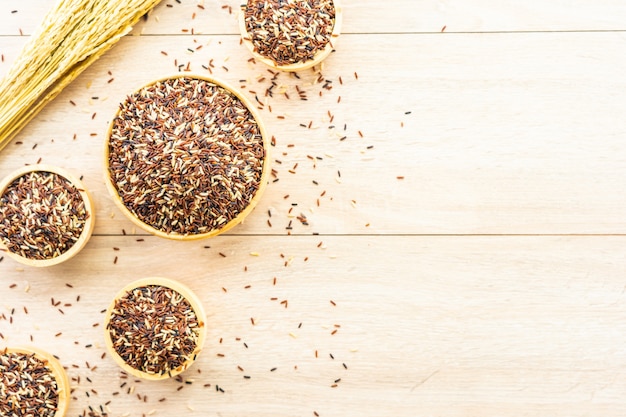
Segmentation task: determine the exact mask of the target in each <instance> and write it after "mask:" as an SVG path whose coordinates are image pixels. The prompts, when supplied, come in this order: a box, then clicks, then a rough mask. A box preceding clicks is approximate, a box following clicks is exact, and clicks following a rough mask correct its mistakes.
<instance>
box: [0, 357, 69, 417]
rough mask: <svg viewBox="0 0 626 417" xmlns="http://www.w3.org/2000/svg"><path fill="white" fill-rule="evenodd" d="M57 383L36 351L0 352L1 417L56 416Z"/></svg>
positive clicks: (57, 403)
mask: <svg viewBox="0 0 626 417" xmlns="http://www.w3.org/2000/svg"><path fill="white" fill-rule="evenodd" d="M58 405H59V393H58V388H57V382H56V379H55V378H54V375H53V374H52V371H51V370H50V369H49V368H48V367H47V366H46V363H45V362H44V361H42V360H40V359H39V358H37V357H35V355H34V354H26V353H16V352H8V351H6V350H5V351H3V352H0V416H15V417H19V416H39V417H54V415H55V414H56V411H57V408H58Z"/></svg>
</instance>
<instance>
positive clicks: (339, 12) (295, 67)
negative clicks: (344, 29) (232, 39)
mask: <svg viewBox="0 0 626 417" xmlns="http://www.w3.org/2000/svg"><path fill="white" fill-rule="evenodd" d="M247 6H248V2H247V1H246V2H245V3H243V2H242V4H241V5H240V6H239V16H238V18H239V19H238V20H239V33H240V35H241V39H242V42H243V44H244V45H246V47H247V48H248V50H249V51H250V53H251V54H252V56H253V57H254V58H255V59H257V60H259V61H261V62H263V63H264V64H265V65H267V66H269V67H272V68H274V69H277V70H280V71H286V72H298V71H304V70H306V69H309V68H312V67H314V66H316V65H319V64H321V63H322V61H324V60H325V59H326V58H328V56H329V55H330V54H331V52H332V51H333V49H335V45H336V43H337V38H339V35H340V34H341V25H342V23H343V7H341V4H340V0H333V6H334V7H335V24H334V25H333V31H332V32H331V35H330V37H331V41H330V42H328V44H327V45H326V46H325V47H324V49H322V50H321V51H318V52H317V53H316V54H315V56H314V58H313V59H310V60H308V61H304V62H295V63H293V64H284V65H279V64H277V63H276V62H274V60H272V59H271V58H267V57H265V56H263V55H261V54H260V53H258V52H256V51H255V50H254V44H253V43H252V40H251V38H250V36H249V34H248V30H247V29H246V19H245V10H246V7H247Z"/></svg>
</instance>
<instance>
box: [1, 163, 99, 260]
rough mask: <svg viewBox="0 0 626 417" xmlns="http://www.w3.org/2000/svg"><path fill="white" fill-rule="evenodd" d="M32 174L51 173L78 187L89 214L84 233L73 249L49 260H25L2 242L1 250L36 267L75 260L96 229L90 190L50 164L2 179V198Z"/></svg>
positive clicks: (75, 178) (32, 167)
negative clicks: (27, 175)
mask: <svg viewBox="0 0 626 417" xmlns="http://www.w3.org/2000/svg"><path fill="white" fill-rule="evenodd" d="M31 172H50V173H53V174H56V175H59V176H61V177H63V178H65V179H66V180H68V181H69V182H70V183H71V184H72V185H73V186H74V187H76V189H77V190H78V192H79V194H80V195H81V197H82V198H83V201H84V203H85V210H87V213H89V217H88V218H87V220H86V221H85V225H84V227H83V231H82V232H81V234H80V236H79V237H78V240H77V241H76V243H74V245H73V246H72V247H71V248H69V249H68V250H67V251H65V252H63V253H62V254H61V255H59V256H57V257H54V258H49V259H30V258H25V257H23V256H22V255H20V254H17V253H14V252H11V251H10V250H9V249H8V248H7V247H6V245H5V244H4V243H3V242H2V241H1V240H0V248H1V249H2V250H3V252H4V253H6V254H7V255H8V256H9V257H10V258H12V259H14V260H16V261H17V262H20V263H22V264H23V265H28V266H34V267H47V266H53V265H57V264H60V263H62V262H65V261H67V260H68V259H70V258H73V257H74V256H76V254H78V252H80V251H81V250H82V249H83V248H84V247H85V245H86V244H87V242H88V241H89V239H90V238H91V234H92V233H93V229H94V227H95V221H96V219H95V217H96V207H95V204H94V201H93V198H92V197H91V193H90V192H89V190H87V187H85V184H84V183H83V182H82V181H81V180H80V179H79V178H77V177H76V176H74V175H73V174H72V173H71V172H69V171H68V170H66V169H64V168H61V167H58V166H54V165H48V164H37V165H26V166H23V167H21V168H18V169H16V170H14V171H13V172H11V173H9V174H8V175H7V176H6V177H4V178H3V179H2V181H0V196H1V195H3V194H4V192H5V191H6V189H7V188H8V187H9V185H11V183H12V182H13V181H14V180H16V179H17V178H20V177H22V176H24V175H26V174H28V173H31Z"/></svg>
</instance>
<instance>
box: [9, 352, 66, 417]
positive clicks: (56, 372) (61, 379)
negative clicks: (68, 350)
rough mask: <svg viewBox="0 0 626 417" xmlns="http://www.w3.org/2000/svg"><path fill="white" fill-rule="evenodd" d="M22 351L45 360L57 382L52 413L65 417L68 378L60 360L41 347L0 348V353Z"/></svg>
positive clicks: (58, 416) (57, 416) (56, 416)
mask: <svg viewBox="0 0 626 417" xmlns="http://www.w3.org/2000/svg"><path fill="white" fill-rule="evenodd" d="M4 352H7V353H24V354H27V355H30V354H34V355H35V357H36V358H38V359H39V360H41V361H44V362H46V367H47V368H48V369H50V372H51V373H52V376H53V377H54V379H55V381H56V383H57V392H58V394H59V400H58V409H57V411H56V413H55V414H54V415H55V417H65V415H66V414H67V410H68V408H69V405H70V397H71V395H70V380H69V378H68V376H67V372H65V368H63V365H61V362H60V361H59V360H58V359H57V358H55V357H54V356H53V355H52V354H51V353H48V352H46V351H45V350H43V349H40V348H36V347H30V346H29V347H27V346H12V347H6V348H3V349H0V353H4Z"/></svg>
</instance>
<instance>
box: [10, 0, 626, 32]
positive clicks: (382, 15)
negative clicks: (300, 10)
mask: <svg viewBox="0 0 626 417" xmlns="http://www.w3.org/2000/svg"><path fill="white" fill-rule="evenodd" d="M241 3H242V2H241V1H236V0H223V1H213V0H210V1H209V0H200V1H195V0H181V2H180V3H178V2H176V1H174V0H164V1H163V2H161V3H160V4H159V5H158V6H157V7H156V8H155V9H154V10H153V12H152V13H151V14H150V16H149V18H148V20H147V22H142V23H140V24H138V26H137V28H136V33H144V34H178V35H183V34H185V33H189V32H184V31H191V30H192V29H193V30H194V32H195V33H197V34H199V33H204V34H238V30H239V29H238V27H237V22H236V11H237V9H238V7H239V5H240V4H241ZM53 4H54V0H30V1H27V2H21V3H19V4H18V3H15V2H9V1H4V2H2V3H0V16H1V17H2V19H3V23H4V24H3V25H2V26H1V27H0V36H1V35H18V34H19V33H20V30H21V31H22V33H24V34H30V33H32V32H33V31H34V30H35V28H36V27H37V25H38V24H39V22H40V21H41V20H42V18H43V16H44V15H45V13H46V12H47V11H48V9H49V8H50V7H51V6H52V5H53ZM198 4H201V5H203V7H204V9H200V8H199V7H198ZM168 5H169V6H171V7H168ZM342 5H343V9H344V12H345V19H344V24H343V25H342V27H343V29H342V32H343V33H388V32H392V33H414V32H430V33H438V32H441V31H442V29H444V28H445V29H444V30H445V32H499V31H572V30H574V31H581V30H624V29H626V26H625V24H624V18H625V17H626V6H625V5H624V3H623V2H621V1H619V0H596V1H594V0H576V1H564V0H550V1H527V2H523V3H522V2H517V1H512V0H508V1H499V2H493V1H489V0H473V1H471V2H468V1H463V0H447V1H435V2H433V1H413V0H395V1H394V2H392V3H389V2H381V1H376V0H362V1H355V0H343V1H342ZM223 7H226V8H223ZM228 7H230V9H228ZM14 10H17V12H16V13H12V12H13V11H14ZM231 10H232V13H229V12H230V11H231Z"/></svg>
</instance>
